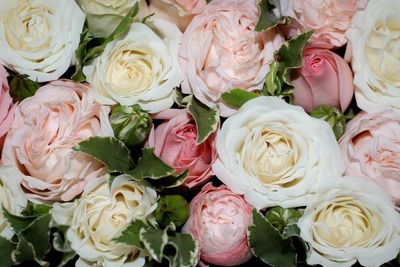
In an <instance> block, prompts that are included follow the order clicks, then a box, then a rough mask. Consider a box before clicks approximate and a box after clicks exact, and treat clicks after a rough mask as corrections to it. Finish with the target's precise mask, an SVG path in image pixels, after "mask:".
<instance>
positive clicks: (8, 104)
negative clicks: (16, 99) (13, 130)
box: [0, 65, 15, 152]
mask: <svg viewBox="0 0 400 267" xmlns="http://www.w3.org/2000/svg"><path fill="white" fill-rule="evenodd" d="M7 76H8V73H7V71H6V70H5V69H4V67H3V66H1V65H0V152H1V149H2V147H3V142H4V137H5V135H6V134H7V132H8V129H9V128H10V126H11V123H12V120H13V119H14V109H15V106H14V105H13V101H12V98H11V96H10V92H9V88H8V81H7Z"/></svg>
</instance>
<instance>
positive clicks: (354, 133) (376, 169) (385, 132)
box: [339, 111, 400, 204]
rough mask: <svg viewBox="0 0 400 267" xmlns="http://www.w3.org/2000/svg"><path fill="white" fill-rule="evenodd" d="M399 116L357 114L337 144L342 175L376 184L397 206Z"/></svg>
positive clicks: (399, 156)
mask: <svg viewBox="0 0 400 267" xmlns="http://www.w3.org/2000/svg"><path fill="white" fill-rule="evenodd" d="M399 132H400V115H399V114H397V113H394V112H391V111H384V112H380V113H372V114H370V113H365V112H361V113H359V114H357V116H356V117H355V118H354V119H352V120H351V121H350V122H349V123H348V124H347V127H346V132H345V134H344V135H343V136H342V138H341V139H340V141H339V144H340V148H341V150H342V154H343V156H344V159H345V163H346V174H348V175H356V176H360V177H364V178H366V179H370V180H373V181H375V182H376V183H377V184H379V185H380V186H381V187H382V188H383V189H385V190H386V192H388V194H390V195H391V196H392V197H393V199H394V200H395V201H396V203H397V204H400V191H399V189H400V177H399V175H398V174H399V170H400V154H399V153H400V140H399V137H398V133H399Z"/></svg>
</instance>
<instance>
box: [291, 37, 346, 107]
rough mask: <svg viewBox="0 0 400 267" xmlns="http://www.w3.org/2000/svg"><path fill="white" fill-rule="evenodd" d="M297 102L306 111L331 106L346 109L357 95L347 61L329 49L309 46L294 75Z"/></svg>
mask: <svg viewBox="0 0 400 267" xmlns="http://www.w3.org/2000/svg"><path fill="white" fill-rule="evenodd" d="M292 84H293V85H294V93H293V94H294V103H295V104H296V105H300V106H302V107H303V108H304V109H305V110H306V111H307V112H310V111H311V110H313V109H315V108H317V107H319V106H321V105H332V106H335V107H338V108H340V109H341V110H342V111H345V110H346V109H347V107H348V106H349V104H350V102H351V99H352V98H353V94H354V86H353V74H352V72H351V69H350V67H349V65H348V64H347V63H346V61H345V60H344V59H343V58H341V57H340V56H338V55H337V54H335V53H333V52H332V51H329V50H328V49H324V48H320V47H313V46H312V44H311V45H310V46H306V47H305V48H304V50H303V62H302V66H301V69H299V70H296V71H295V72H294V73H293V75H292Z"/></svg>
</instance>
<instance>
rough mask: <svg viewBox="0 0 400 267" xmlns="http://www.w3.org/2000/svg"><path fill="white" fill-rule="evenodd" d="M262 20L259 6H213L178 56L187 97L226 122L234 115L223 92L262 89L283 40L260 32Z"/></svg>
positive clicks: (244, 1) (226, 0)
mask: <svg viewBox="0 0 400 267" xmlns="http://www.w3.org/2000/svg"><path fill="white" fill-rule="evenodd" d="M259 15H260V14H259V10H258V7H257V5H256V1H255V0H213V1H211V2H210V3H209V4H207V5H206V6H205V8H204V9H203V10H202V12H201V13H199V14H197V15H196V16H195V17H194V18H193V20H192V21H191V23H190V24H189V26H188V28H187V29H186V31H185V33H184V34H183V40H182V46H181V48H180V51H179V57H180V61H181V63H182V69H183V70H184V81H183V83H182V91H183V92H184V93H187V94H190V93H193V94H194V95H195V96H196V98H197V99H199V100H200V101H201V102H202V103H204V104H205V105H207V106H209V107H214V106H218V107H219V108H220V114H221V116H223V117H227V116H230V115H232V114H233V113H234V110H233V109H232V108H230V107H228V106H226V105H225V104H224V103H222V101H221V99H220V97H221V95H222V94H223V93H224V92H226V91H228V90H230V89H233V88H242V89H246V90H248V91H253V90H256V89H261V88H262V85H263V82H264V79H265V76H266V74H267V73H268V71H269V69H270V66H269V65H270V63H271V62H272V61H273V60H274V52H275V51H276V50H277V49H279V48H280V46H281V45H282V43H283V41H284V40H283V37H282V36H281V35H280V34H279V33H277V32H276V31H274V30H270V31H265V32H256V31H255V30H254V28H255V26H256V24H257V22H258V19H259Z"/></svg>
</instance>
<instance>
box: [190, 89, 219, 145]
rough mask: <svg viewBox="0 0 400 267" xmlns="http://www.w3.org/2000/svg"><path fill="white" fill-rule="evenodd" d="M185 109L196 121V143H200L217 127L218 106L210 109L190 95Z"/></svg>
mask: <svg viewBox="0 0 400 267" xmlns="http://www.w3.org/2000/svg"><path fill="white" fill-rule="evenodd" d="M187 111H188V113H189V114H190V115H192V117H193V118H194V121H195V122H196V127H197V138H196V143H197V144H201V143H203V142H204V141H205V140H207V138H208V137H209V136H210V135H211V134H212V133H214V132H215V131H216V130H217V129H218V124H219V111H218V108H216V107H215V108H212V109H211V108H209V107H207V106H206V105H204V104H203V103H201V102H200V101H199V100H197V99H196V98H195V97H194V96H192V97H191V99H190V100H189V103H188V105H187Z"/></svg>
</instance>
